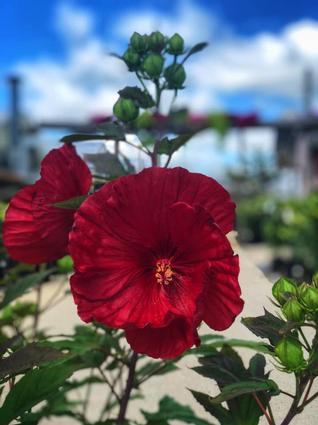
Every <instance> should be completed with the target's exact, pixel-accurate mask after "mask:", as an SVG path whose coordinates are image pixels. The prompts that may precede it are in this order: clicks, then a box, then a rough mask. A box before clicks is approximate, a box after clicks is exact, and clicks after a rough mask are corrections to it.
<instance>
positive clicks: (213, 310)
mask: <svg viewBox="0 0 318 425" xmlns="http://www.w3.org/2000/svg"><path fill="white" fill-rule="evenodd" d="M238 274H239V259H238V256H233V257H228V258H223V259H221V260H218V261H213V262H212V263H211V267H210V268H209V270H208V272H207V278H206V284H205V290H204V295H203V298H202V302H203V305H204V316H203V320H204V321H205V322H206V323H207V324H208V325H209V326H210V328H212V329H215V330H217V331H222V330H224V329H227V328H228V327H229V326H231V324H232V323H233V321H234V319H235V318H236V316H237V315H238V314H240V313H241V311H242V309H243V306H244V301H243V300H242V299H241V298H240V295H241V289H240V285H239V282H238Z"/></svg>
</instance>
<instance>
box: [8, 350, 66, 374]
mask: <svg viewBox="0 0 318 425" xmlns="http://www.w3.org/2000/svg"><path fill="white" fill-rule="evenodd" d="M61 357H63V354H62V353H61V352H60V351H58V350H56V349H55V348H51V347H41V346H40V345H38V344H35V343H31V344H29V345H27V346H25V347H23V348H21V349H20V350H17V351H15V352H14V353H12V354H11V355H10V356H8V357H5V358H4V359H2V360H0V378H4V377H5V376H12V375H16V374H18V373H20V372H22V371H24V370H26V369H30V368H33V367H34V366H40V365H42V364H43V363H47V362H49V361H51V360H56V359H58V358H61Z"/></svg>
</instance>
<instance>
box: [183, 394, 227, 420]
mask: <svg viewBox="0 0 318 425" xmlns="http://www.w3.org/2000/svg"><path fill="white" fill-rule="evenodd" d="M190 391H191V393H192V395H193V397H194V398H195V399H196V401H197V402H198V403H199V404H201V406H202V407H203V408H204V409H205V410H206V411H207V412H208V413H210V414H211V415H212V416H213V417H215V418H216V419H217V420H218V421H219V422H220V424H222V425H233V418H232V415H231V412H230V411H229V410H227V409H225V408H224V407H222V406H220V405H217V404H213V403H211V397H210V396H209V395H207V394H203V393H201V392H199V391H194V390H190Z"/></svg>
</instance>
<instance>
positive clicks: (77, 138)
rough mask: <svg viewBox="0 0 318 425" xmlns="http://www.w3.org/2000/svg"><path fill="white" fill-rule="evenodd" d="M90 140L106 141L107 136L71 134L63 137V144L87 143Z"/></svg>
mask: <svg viewBox="0 0 318 425" xmlns="http://www.w3.org/2000/svg"><path fill="white" fill-rule="evenodd" d="M88 140H106V137H105V135H104V134H103V135H101V134H70V135H68V136H64V137H62V139H61V140H60V142H61V143H73V142H86V141H88Z"/></svg>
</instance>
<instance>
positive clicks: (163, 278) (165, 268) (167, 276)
mask: <svg viewBox="0 0 318 425" xmlns="http://www.w3.org/2000/svg"><path fill="white" fill-rule="evenodd" d="M155 278H156V279H157V282H158V283H159V284H160V285H169V284H170V283H171V282H172V279H173V271H172V270H171V265H170V261H169V260H158V261H157V264H156V273H155Z"/></svg>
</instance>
